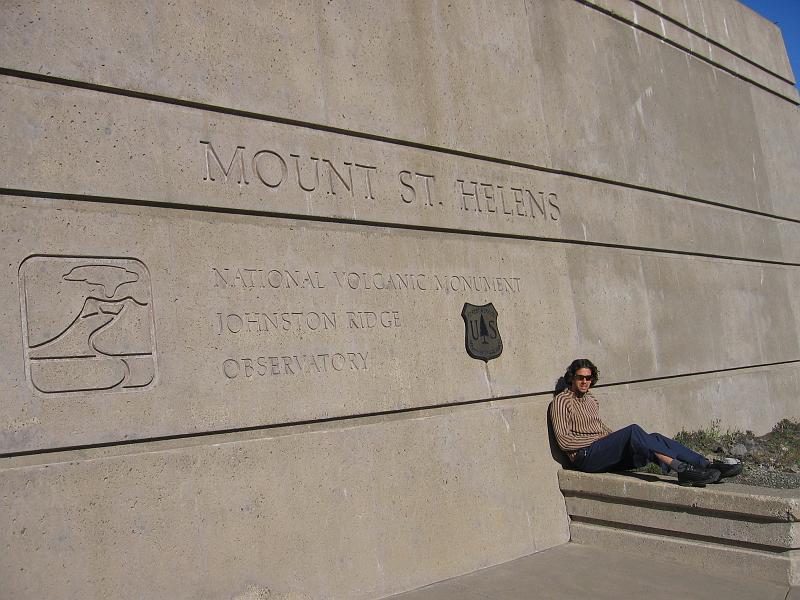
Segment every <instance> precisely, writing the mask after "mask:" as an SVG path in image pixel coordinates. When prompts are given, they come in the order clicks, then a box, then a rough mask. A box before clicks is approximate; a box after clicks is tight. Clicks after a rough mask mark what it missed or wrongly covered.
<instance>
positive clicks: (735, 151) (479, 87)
mask: <svg viewBox="0 0 800 600" xmlns="http://www.w3.org/2000/svg"><path fill="white" fill-rule="evenodd" d="M643 10H644V9H643ZM64 11H67V12H64ZM223 13H224V14H223ZM295 13H296V14H295ZM77 15H81V16H80V18H78V17H77ZM3 17H4V18H3V19H0V22H3V23H5V24H6V29H5V30H4V32H3V33H4V34H3V35H2V36H0V40H2V46H0V52H2V54H3V55H4V56H8V57H12V58H11V59H10V61H11V62H10V63H9V64H8V65H7V66H8V67H10V68H14V69H18V70H20V71H32V72H36V73H42V74H45V75H52V76H57V77H66V78H69V79H76V80H79V81H89V82H92V83H95V84H101V85H109V86H112V87H117V88H122V89H132V90H136V91H140V92H148V93H154V94H159V95H164V96H168V97H177V98H185V99H188V100H192V101H198V102H203V103H208V104H211V105H214V106H223V107H230V108H234V109H240V110H247V111H253V112H256V113H262V114H269V115H276V116H279V117H284V118H290V119H295V120H299V121H310V122H314V123H322V124H325V125H329V126H335V127H341V128H344V129H350V130H355V131H360V132H368V133H371V134H377V135H386V136H389V137H393V138H400V139H405V140H413V141H415V142H419V143H423V144H430V145H434V146H441V147H447V148H456V149H458V150H462V151H466V152H473V153H477V154H481V155H488V156H494V157H499V158H504V159H511V160H515V161H520V162H525V163H531V164H537V165H542V166H548V167H553V168H557V169H563V170H574V171H578V172H581V173H587V174H591V175H594V176H597V177H602V178H608V179H612V180H619V181H625V182H628V183H631V184H638V185H644V186H647V187H651V188H656V189H660V190H667V191H670V192H674V193H683V194H689V195H693V196H700V197H703V198H706V199H709V200H713V201H716V202H723V203H729V204H734V205H737V206H746V207H748V208H754V209H757V210H764V211H770V210H771V207H772V204H771V201H770V198H769V195H768V187H767V181H766V177H765V173H764V171H763V164H762V159H761V156H760V153H758V152H756V153H755V155H754V153H753V150H754V149H756V148H757V147H758V143H757V139H758V135H759V131H758V128H757V124H756V122H755V114H754V110H753V105H752V101H751V98H750V89H751V88H752V85H751V84H749V83H747V82H745V81H742V80H741V79H737V78H735V77H733V76H730V75H727V74H726V73H724V72H718V70H717V69H715V68H714V67H712V66H711V65H709V64H707V63H705V62H702V61H700V60H698V59H694V58H692V57H689V56H688V55H687V54H686V53H684V52H682V51H681V50H679V49H677V48H674V47H672V46H669V45H666V44H664V43H662V42H661V40H659V39H658V38H655V37H653V36H651V35H648V34H645V33H641V34H639V33H634V31H633V30H632V29H631V27H630V26H628V25H626V24H624V23H622V22H620V21H618V20H616V19H613V18H612V17H609V16H606V15H603V14H601V13H599V12H598V11H596V10H595V9H593V8H590V7H587V6H585V5H581V4H579V3H577V2H541V3H523V2H509V3H503V4H501V5H480V4H474V3H467V4H465V5H464V6H463V7H461V8H459V9H458V10H456V9H455V8H453V7H448V6H447V5H442V6H439V5H432V4H429V3H413V2H411V3H407V4H403V5H398V6H395V7H394V9H393V10H392V11H388V10H385V9H384V8H383V7H382V5H380V4H376V5H369V4H363V5H348V4H325V3H311V4H310V5H308V7H307V8H306V9H305V10H298V11H276V12H275V14H270V18H269V19H263V20H262V19H258V18H255V15H254V14H253V13H252V7H251V5H249V4H246V3H228V4H227V5H226V6H225V8H224V11H223V9H221V8H219V7H217V6H215V5H214V4H213V3H210V2H209V3H205V4H201V5H197V4H194V3H175V4H173V5H169V6H165V7H161V8H160V9H159V11H156V10H155V9H154V8H153V7H151V6H150V5H149V4H148V3H146V2H141V3H128V4H126V5H125V6H122V7H120V6H116V7H115V10H114V13H113V16H112V15H111V14H110V11H109V10H108V8H107V5H106V4H105V3H103V2H101V1H98V0H84V1H83V2H80V3H79V4H75V5H70V8H69V9H65V8H64V7H62V6H61V5H60V4H58V3H36V2H34V3H25V4H23V5H21V6H16V5H8V6H7V7H6V8H5V9H4V13H3ZM748 19H750V17H749V16H748ZM754 20H755V19H754ZM87 23H88V24H89V25H87ZM121 23H124V24H125V27H124V33H122V32H120V31H118V24H121ZM175 23H179V24H180V26H178V27H175V26H173V24H175ZM205 23H218V24H219V25H217V26H214V27H206V26H204V25H203V24H205ZM225 23H236V35H230V33H231V32H230V30H229V29H228V28H226V26H225V25H224V24H225ZM251 39H259V41H260V43H259V44H257V45H255V46H251V45H250V44H248V43H247V40H251ZM408 39H425V40H428V43H424V44H416V43H414V44H409V43H404V41H405V40H408ZM44 40H46V41H47V42H46V43H42V42H43V41H44ZM517 40H524V41H525V42H527V43H518V42H517ZM476 41H480V43H475V42H476ZM180 47H192V48H193V52H190V53H188V52H187V53H183V52H176V51H175V50H174V49H175V48H180ZM486 47H491V48H494V49H495V50H494V51H493V52H490V53H489V52H484V51H483V49H484V48H486ZM609 56H613V57H614V61H607V60H606V58H605V57H609ZM586 57H593V58H594V57H596V58H595V59H594V60H586ZM387 64H389V65H392V68H388V69H387V68H386V65H387ZM545 65H546V69H545V67H544V66H545ZM476 73H481V74H482V76H481V79H480V83H478V81H476V79H475V74H476ZM567 74H568V76H567ZM609 81H614V82H615V84H614V85H608V82H609ZM231 82H235V85H231ZM509 82H513V84H512V85H509V84H508V83H509ZM715 97H725V100H726V101H725V103H724V104H722V105H720V104H719V103H713V102H712V103H709V102H698V101H697V98H715ZM520 98H532V99H534V100H533V101H532V102H530V101H525V102H520V101H519V99H520ZM731 120H734V121H735V122H736V124H737V126H736V127H729V126H728V123H729V122H730V121H731ZM781 126H782V124H781V122H779V121H775V120H773V119H770V121H769V127H770V128H776V129H777V128H780V127H781ZM633 147H635V148H636V151H635V152H631V150H630V149H631V148H633ZM753 171H755V175H756V176H755V177H753V176H752V173H753Z"/></svg>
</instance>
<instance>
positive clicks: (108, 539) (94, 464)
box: [0, 400, 568, 600]
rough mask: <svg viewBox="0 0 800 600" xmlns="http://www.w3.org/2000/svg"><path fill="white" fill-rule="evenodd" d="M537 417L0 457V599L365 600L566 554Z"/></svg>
mask: <svg viewBox="0 0 800 600" xmlns="http://www.w3.org/2000/svg"><path fill="white" fill-rule="evenodd" d="M545 411H546V403H544V402H541V401H539V400H529V401H523V402H518V403H516V405H515V406H513V407H511V408H492V407H487V406H485V405H481V406H477V407H463V408H460V409H456V410H449V411H434V412H426V413H420V414H415V413H410V414H407V415H403V416H399V417H398V416H395V417H387V418H381V419H371V420H363V421H352V422H341V423H334V424H331V425H329V426H325V425H316V426H308V427H298V428H291V429H286V428H282V429H278V430H275V431H274V432H262V434H261V436H260V437H252V436H251V437H250V438H249V439H237V437H236V436H234V435H229V436H220V437H217V438H214V439H212V440H208V441H205V440H196V441H192V440H188V441H184V442H181V441H180V440H175V441H172V442H163V443H160V444H150V445H143V444H137V445H134V446H128V447H116V448H114V447H112V448H107V449H102V448H101V449H95V450H88V451H82V452H65V453H59V454H56V455H52V456H39V457H20V458H19V459H14V460H11V459H6V460H4V461H3V462H2V463H0V490H1V493H0V548H4V549H9V548H10V549H13V550H12V551H4V552H3V558H2V560H0V581H2V582H3V586H2V589H3V597H4V598H13V599H14V600H23V599H27V598H31V599H36V600H40V599H42V598H59V599H60V600H68V599H81V600H89V599H97V600H100V599H103V600H105V599H107V598H115V599H118V600H124V599H126V598H142V597H145V598H154V599H155V598H163V599H170V600H180V599H184V598H185V599H191V600H198V599H200V598H204V599H205V598H208V599H219V598H239V597H244V595H245V592H246V591H247V590H249V589H255V590H260V591H261V592H262V593H264V590H267V589H269V590H272V592H273V593H276V594H277V593H286V594H294V595H295V596H290V597H300V598H303V597H305V596H303V594H307V595H308V597H311V598H341V599H347V600H355V599H358V598H365V599H367V598H377V597H381V596H386V595H389V594H392V593H396V592H399V591H402V590H406V589H412V588H416V587H420V586H422V585H425V584H426V583H429V582H431V581H437V580H441V579H444V578H447V577H451V576H454V575H456V574H463V573H467V572H470V571H474V570H476V569H479V568H482V567H485V566H488V565H491V564H497V563H500V562H504V561H508V560H511V559H514V558H517V557H519V556H521V555H526V554H530V553H532V552H535V551H537V550H542V549H545V548H548V547H552V546H554V545H558V544H561V543H564V542H566V541H567V539H568V534H567V520H566V514H565V513H564V505H563V501H562V500H561V496H560V493H559V492H558V485H557V482H556V469H557V467H558V465H557V463H555V462H554V461H553V460H552V458H551V454H550V450H549V446H548V442H547V434H546V427H545V425H544V414H545ZM181 444H183V445H181ZM37 458H38V463H37V462H36V460H35V459H37ZM44 573H46V576H43V574H44Z"/></svg>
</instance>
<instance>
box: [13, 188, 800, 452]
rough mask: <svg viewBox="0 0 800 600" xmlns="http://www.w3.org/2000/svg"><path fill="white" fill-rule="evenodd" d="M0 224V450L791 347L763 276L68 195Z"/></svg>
mask: <svg viewBox="0 0 800 600" xmlns="http://www.w3.org/2000/svg"><path fill="white" fill-rule="evenodd" d="M2 211H3V215H4V226H5V231H6V236H5V237H4V242H3V244H4V245H3V252H4V256H6V259H7V260H6V262H5V263H4V264H3V266H2V268H3V269H5V277H6V281H8V282H9V284H8V285H7V286H6V287H5V288H3V290H2V291H0V298H2V305H3V306H4V307H6V311H7V313H6V314H8V315H9V318H7V319H6V320H4V321H2V323H0V337H1V339H2V340H3V347H4V348H5V349H6V354H5V355H4V358H3V360H4V364H5V365H6V369H7V370H6V373H7V375H6V378H5V379H4V380H2V381H0V389H2V395H1V396H0V398H1V399H0V405H2V407H3V421H2V428H1V429H0V441H2V445H1V446H0V447H2V449H3V451H4V452H19V451H26V450H35V449H41V448H47V447H63V446H72V445H82V444H92V443H100V442H108V441H119V440H125V439H141V438H149V437H154V436H164V435H175V434H179V433H180V434H185V433H193V432H202V431H209V430H210V431H219V430H225V429H231V428H241V427H253V426H263V425H267V424H279V423H286V422H294V421H306V420H313V419H322V418H331V417H339V416H348V415H357V414H370V413H374V412H381V411H390V410H398V409H405V408H411V407H420V406H432V405H440V404H448V403H454V402H463V401H473V400H488V399H491V398H497V397H505V396H513V395H524V394H534V393H546V392H547V391H548V390H552V389H553V387H554V386H555V383H556V379H557V378H558V376H559V375H560V374H561V373H562V372H563V369H564V366H565V365H566V364H567V363H568V362H569V360H571V358H572V357H573V356H574V355H575V354H576V353H578V352H580V353H582V354H587V355H591V356H593V358H594V359H595V360H596V361H597V363H598V364H599V365H600V366H601V369H602V370H603V382H604V383H614V382H620V381H630V380H636V379H643V378H648V377H653V376H672V375H686V374H691V373H692V372H695V371H698V370H701V371H704V370H715V369H721V368H726V367H729V366H731V365H743V366H746V365H751V364H763V363H770V362H776V361H780V360H781V359H782V358H784V357H786V356H795V355H797V353H798V350H797V345H798V341H797V338H796V336H795V335H794V334H793V332H792V330H791V329H788V328H786V326H785V324H786V323H789V322H791V320H792V318H793V315H792V313H791V312H790V310H791V309H790V307H789V300H788V297H789V296H790V295H791V294H790V290H789V288H788V286H787V285H786V283H785V276H784V275H783V273H784V271H786V269H787V268H786V267H781V266H770V265H757V264H749V263H740V262H735V261H723V260H714V261H709V260H696V259H692V258H689V257H680V258H676V259H673V258H669V257H663V256H658V255H655V254H651V253H646V252H628V253H622V252H619V251H617V250H614V249H605V248H603V249H593V250H592V251H591V252H589V251H585V250H583V249H567V250H565V249H563V248H560V247H558V246H556V245H554V244H546V243H541V242H538V243H537V242H530V241H526V240H513V239H495V238H492V239H490V240H489V241H487V242H484V243H481V244H480V245H479V244H478V243H477V242H476V241H475V240H473V239H471V238H469V237H465V236H460V235H445V234H437V233H425V232H414V231H404V230H388V229H383V228H371V227H352V226H347V225H340V224H324V223H316V224H315V223H311V222H305V221H291V220H286V221H280V220H274V219H264V218H257V217H252V216H239V215H223V214H217V215H213V216H209V215H203V214H202V213H197V212H185V213H184V212H178V211H174V210H169V209H163V208H146V207H118V208H117V209H116V210H115V211H114V213H113V214H111V213H109V212H108V211H107V210H106V208H104V207H103V206H102V205H99V204H94V203H78V202H74V201H56V200H42V199H39V200H37V199H23V198H17V199H12V198H11V197H6V199H5V201H4V204H3V208H2ZM132 231H135V232H136V235H135V236H131V235H130V232H132ZM43 239H46V240H48V241H47V243H46V244H43V243H42V240H43ZM476 249H480V251H477V252H476ZM532 254H533V255H535V256H536V260H535V261H531V260H529V257H530V256H531V255H532ZM93 265H94V266H93ZM95 267H97V269H99V271H101V272H102V273H101V274H99V275H98V274H95V273H93V272H89V271H91V270H92V269H93V268H95ZM74 269H77V270H76V271H75V272H74V273H73V270H74ZM103 273H104V274H103ZM109 274H110V275H109ZM762 281H764V282H767V284H769V283H770V282H771V281H775V282H776V283H775V284H774V285H767V286H764V285H763V284H762ZM676 282H678V285H677V287H676ZM765 290H769V293H766V292H765ZM465 302H470V303H472V304H477V305H480V304H484V303H486V302H492V303H493V304H494V306H495V308H496V309H497V310H498V313H499V316H498V328H499V331H500V335H501V337H502V338H503V340H504V351H503V354H502V355H501V356H500V357H499V358H498V359H495V360H492V361H490V362H488V363H484V362H482V361H478V360H475V359H473V358H471V357H469V356H468V355H467V353H466V352H465V349H464V337H465V328H464V321H463V319H462V317H461V311H462V308H463V305H464V303H465ZM126 306H127V308H126ZM699 308H702V311H701V310H699ZM122 309H125V310H126V312H125V313H124V314H123V313H121V312H120V311H121V310H122ZM114 315H115V316H114ZM723 315H724V317H723ZM11 317H13V318H11ZM79 317H80V318H79ZM17 319H20V321H17ZM112 321H113V322H112ZM727 322H738V323H741V325H739V326H738V327H737V329H736V330H735V331H731V329H730V328H728V327H725V326H723V325H724V324H725V323H727ZM619 323H624V324H625V326H624V327H620V326H619ZM101 328H102V331H101ZM753 340H756V341H758V342H759V343H758V344H753V343H752V342H753ZM687 343H691V344H693V347H692V348H690V349H687V348H685V345H686V344H687ZM421 344H423V345H424V347H425V348H426V351H425V352H419V351H418V348H419V347H420V345H421ZM432 356H433V357H436V358H435V360H433V359H432V358H431V357H432ZM126 369H128V370H129V371H130V372H129V371H126ZM763 376H764V375H763V374H762V377H763ZM432 381H435V382H437V384H436V385H435V386H431V382H432ZM759 381H763V379H761V380H759V379H756V381H755V383H756V388H754V387H753V386H752V385H751V386H750V387H749V388H744V387H743V388H741V389H738V390H737V389H734V390H733V391H732V394H733V396H734V397H736V398H737V400H736V401H737V402H740V403H741V402H746V401H747V399H748V398H749V397H750V396H749V394H750V392H751V391H752V390H754V389H757V384H758V382H759ZM690 387H691V386H690ZM683 393H684V391H683V390H679V391H678V393H676V394H670V395H669V396H668V397H669V401H670V402H672V401H673V400H674V401H675V402H679V403H680V402H683V401H684V400H683V399H682V398H681V396H682V394H683ZM665 397H666V396H665ZM695 397H699V396H695ZM706 397H710V398H717V397H721V396H719V395H717V396H715V395H714V393H713V392H712V393H711V395H710V396H706ZM172 398H180V399H181V401H180V402H174V401H171V400H168V399H172ZM771 403H772V404H771V408H770V410H765V411H763V412H757V413H756V414H761V415H763V416H762V417H761V419H763V420H762V421H759V424H758V426H759V427H761V426H762V423H763V422H764V421H765V420H767V419H768V418H774V417H776V416H777V415H780V414H787V413H792V410H793V408H792V407H795V405H796V402H794V396H793V394H792V393H791V390H789V389H787V390H786V391H785V392H784V393H782V394H776V395H775V397H773V398H772V399H771ZM705 404H706V402H705V401H704V403H703V405H705ZM700 409H702V407H701V408H700ZM689 424H690V422H689V421H688V420H686V419H684V418H682V417H681V415H680V414H677V415H676V416H675V417H674V418H673V419H672V420H670V421H668V422H667V423H662V426H664V425H669V426H670V427H682V426H688V425H689ZM746 425H751V421H748V420H744V421H743V420H742V419H739V418H738V417H736V416H731V417H730V418H726V419H724V420H723V426H730V427H742V426H746ZM764 426H768V425H764ZM746 428H750V429H752V428H753V426H749V427H746Z"/></svg>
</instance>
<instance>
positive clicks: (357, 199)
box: [0, 0, 800, 263]
mask: <svg viewBox="0 0 800 600" xmlns="http://www.w3.org/2000/svg"><path fill="white" fill-rule="evenodd" d="M626 1H627V0H626ZM0 89H2V90H3V93H2V94H0V119H2V120H3V121H5V122H6V125H5V135H4V136H3V138H2V140H0V149H2V150H3V152H4V154H5V155H6V156H7V159H6V160H5V161H3V163H2V164H0V177H2V180H3V181H4V182H5V186H6V187H9V188H12V189H19V190H30V191H40V192H47V193H68V194H76V195H85V196H99V197H110V198H120V199H133V200H142V201H148V202H151V203H169V204H178V205H189V206H203V207H206V206H208V207H215V208H228V209H239V210H252V211H259V212H273V213H282V214H293V215H301V216H314V217H324V218H339V219H353V220H364V221H377V222H381V223H387V224H403V225H406V224H408V225H418V226H425V227H440V228H449V229H458V230H468V231H482V232H492V233H503V234H513V235H523V236H536V237H545V238H550V239H554V240H571V241H579V242H587V241H589V242H597V243H602V244H621V245H627V246H636V247H645V248H655V249H664V250H672V251H680V252H699V253H704V254H714V255H720V256H733V257H742V258H747V259H761V260H768V261H787V262H795V263H800V244H794V243H791V242H792V240H794V239H795V238H800V224H798V223H795V222H791V221H785V220H779V219H775V218H771V217H764V216H759V215H752V214H747V213H742V212H740V211H736V210H728V209H726V208H723V207H717V206H709V205H705V204H700V203H697V202H692V201H687V200H685V199H680V198H674V197H670V196H666V195H663V194H657V193H653V192H646V191H642V190H635V189H629V188H625V187H620V186H616V185H612V184H608V183H601V182H594V181H588V180H584V179H580V178H576V177H571V176H567V175H558V174H554V173H546V172H542V171H536V170H531V169H525V168H519V167H512V166H508V165H498V164H495V163H492V162H489V161H485V160H476V159H469V158H464V157H457V156H452V155H448V154H445V153H441V152H435V151H430V150H421V149H414V148H408V147H404V146H401V145H397V144H392V143H384V142H376V141H372V140H363V139H359V138H356V137H352V136H348V135H342V134H336V133H328V132H323V131H316V130H313V129H303V128H297V127H293V126H290V125H284V124H279V123H271V122H267V121H263V120H256V119H250V118H246V117H240V116H233V115H223V114H214V113H208V112H203V111H198V110H193V109H188V108H185V107H179V106H174V105H169V104H163V103H156V102H152V101H149V100H142V99H138V98H126V97H119V96H117V97H115V96H109V95H108V94H105V93H101V92H97V91H92V90H82V89H73V88H68V87H64V86H59V85H53V84H46V83H38V82H23V81H21V80H19V79H16V78H13V77H5V78H0ZM774 105H775V102H773V103H772V104H767V105H765V106H772V107H773V109H774V110H779V109H782V108H783V107H782V106H781V105H780V104H778V105H777V106H774ZM31 123H36V126H35V127H32V126H31ZM798 123H800V119H799V120H798ZM788 131H791V128H789V129H788ZM787 136H788V134H787ZM768 139H771V138H768ZM790 139H794V138H791V136H788V137H786V139H784V140H783V141H782V142H780V143H774V144H772V145H769V146H768V145H767V141H768V140H767V139H765V140H764V142H763V143H764V147H765V149H772V150H773V152H772V154H770V162H769V165H773V163H774V170H775V172H774V173H773V175H774V177H775V178H776V181H777V177H778V175H780V173H781V172H782V171H781V169H782V168H783V170H785V171H786V172H787V174H786V175H785V176H783V178H784V179H790V178H791V177H792V175H791V172H792V171H791V169H788V167H789V166H791V165H790V163H791V161H792V160H795V159H793V158H791V156H788V157H787V155H786V153H785V152H783V149H785V148H786V147H787V146H788V145H789V144H790V143H791V142H790ZM54 155H55V156H58V157H59V160H58V161H53V160H51V157H52V156H54ZM773 155H774V156H773ZM787 161H788V162H787ZM798 170H799V171H800V169H798ZM776 185H779V184H776ZM787 186H788V184H787ZM786 189H787V191H786V192H782V193H781V194H782V195H781V198H783V200H782V206H783V207H784V208H783V209H782V211H780V212H782V213H787V214H792V211H794V210H797V209H796V208H795V206H794V204H795V203H793V202H791V201H790V198H791V197H790V195H789V193H788V189H789V188H788V187H787V188H786ZM776 193H778V189H777V188H776ZM782 239H785V240H786V242H785V243H781V242H782Z"/></svg>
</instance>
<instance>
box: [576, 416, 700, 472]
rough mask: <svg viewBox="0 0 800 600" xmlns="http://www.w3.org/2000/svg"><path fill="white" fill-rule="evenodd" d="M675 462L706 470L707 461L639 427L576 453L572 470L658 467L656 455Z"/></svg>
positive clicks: (587, 470)
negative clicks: (648, 464)
mask: <svg viewBox="0 0 800 600" xmlns="http://www.w3.org/2000/svg"><path fill="white" fill-rule="evenodd" d="M656 452H658V453H659V454H663V455H664V456H669V457H670V458H677V459H678V460H680V461H683V462H685V463H689V464H690V465H694V466H696V467H703V468H704V467H707V466H708V459H707V458H705V457H704V456H701V455H699V454H698V453H697V452H695V451H693V450H690V449H689V448H687V447H686V446H684V445H683V444H680V443H678V442H676V441H675V440H673V439H670V438H668V437H667V436H665V435H661V434H660V433H647V432H646V431H645V430H644V429H642V428H641V427H639V426H638V425H628V426H627V427H625V428H623V429H620V430H619V431H615V432H614V433H611V434H609V435H607V436H606V437H604V438H602V439H599V440H597V441H596V442H594V443H593V444H592V445H590V446H587V447H586V448H581V449H580V450H578V454H577V455H576V456H575V460H574V461H573V463H572V464H573V466H574V467H575V468H576V469H579V470H581V471H586V472H588V473H601V472H603V471H624V470H626V469H635V468H638V467H643V466H645V465H646V464H647V463H655V464H657V465H660V466H661V468H662V470H663V471H664V472H666V471H667V470H668V468H667V467H665V466H664V465H662V464H661V461H659V460H658V459H657V458H656V456H655V453H656Z"/></svg>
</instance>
